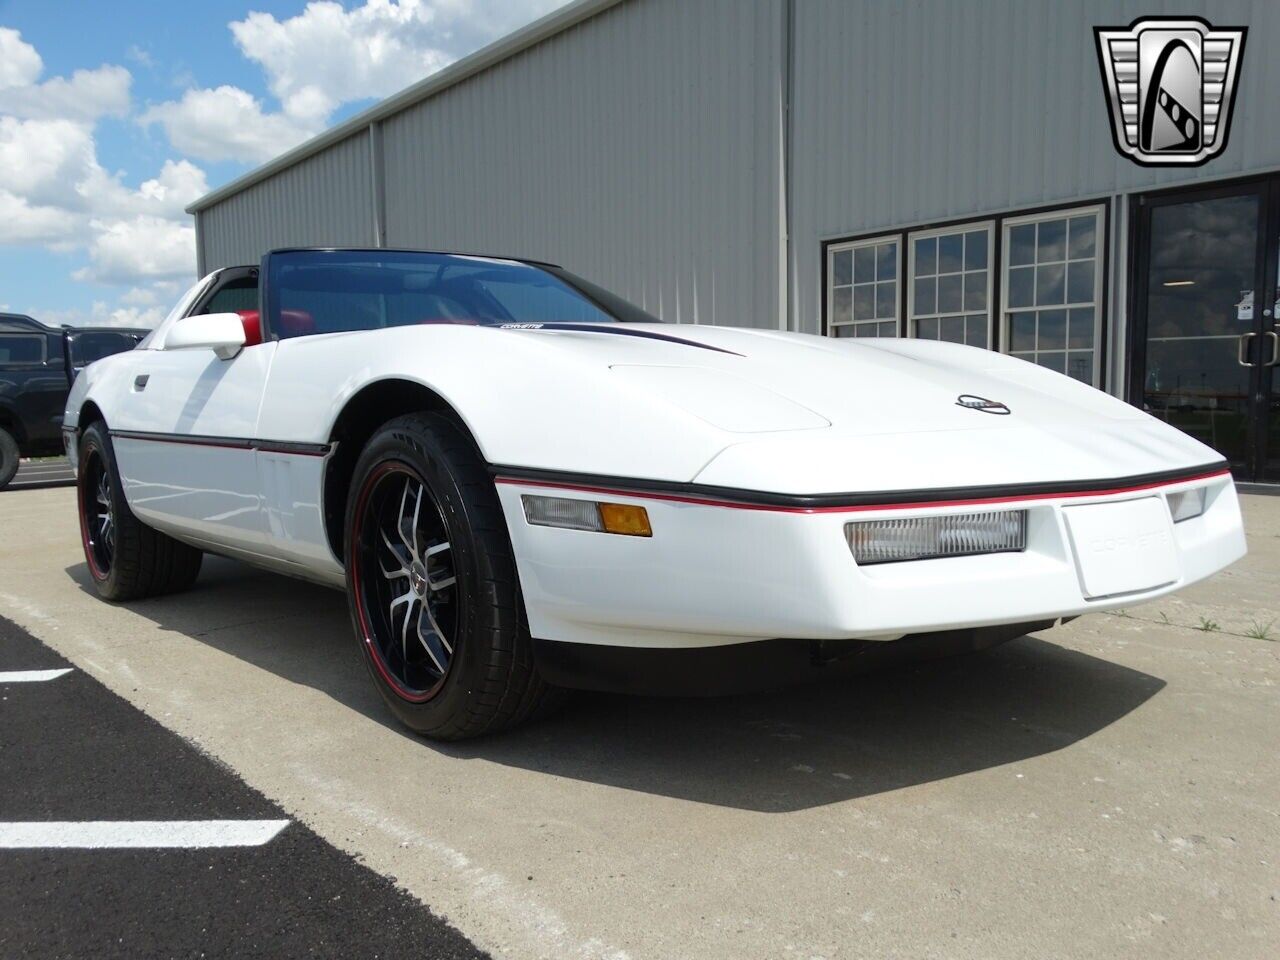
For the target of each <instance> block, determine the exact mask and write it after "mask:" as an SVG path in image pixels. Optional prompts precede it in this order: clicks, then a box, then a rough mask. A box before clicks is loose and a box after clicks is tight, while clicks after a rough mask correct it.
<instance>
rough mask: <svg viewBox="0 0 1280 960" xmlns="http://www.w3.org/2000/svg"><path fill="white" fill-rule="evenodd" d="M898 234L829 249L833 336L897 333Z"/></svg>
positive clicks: (828, 280) (829, 291) (830, 307)
mask: <svg viewBox="0 0 1280 960" xmlns="http://www.w3.org/2000/svg"><path fill="white" fill-rule="evenodd" d="M898 256H899V241H898V238H897V237H888V238H886V237H877V238H874V239H871V240H859V241H857V242H855V243H842V244H840V245H838V246H833V247H831V248H829V249H828V251H827V258H828V259H827V283H828V286H827V304H828V309H829V311H830V318H831V322H830V324H829V329H830V334H831V336H833V337H896V336H897V335H898Z"/></svg>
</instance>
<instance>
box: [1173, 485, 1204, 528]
mask: <svg viewBox="0 0 1280 960" xmlns="http://www.w3.org/2000/svg"><path fill="white" fill-rule="evenodd" d="M1206 490H1207V488H1206V487H1195V488H1194V489H1191V490H1179V491H1178V492H1177V493H1170V494H1168V495H1167V497H1166V499H1167V500H1168V501H1169V513H1170V515H1171V516H1172V517H1173V522H1174V523H1179V522H1180V521H1182V520H1190V519H1191V518H1192V517H1198V516H1200V514H1202V513H1204V501H1205V493H1206Z"/></svg>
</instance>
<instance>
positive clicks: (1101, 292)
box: [1000, 203, 1108, 390]
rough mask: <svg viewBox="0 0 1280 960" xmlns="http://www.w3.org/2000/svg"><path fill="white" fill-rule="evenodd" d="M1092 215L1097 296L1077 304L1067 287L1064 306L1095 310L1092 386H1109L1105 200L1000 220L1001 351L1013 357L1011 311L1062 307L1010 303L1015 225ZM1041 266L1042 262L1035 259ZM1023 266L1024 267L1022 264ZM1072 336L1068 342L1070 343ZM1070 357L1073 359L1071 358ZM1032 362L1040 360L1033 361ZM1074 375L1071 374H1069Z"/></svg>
mask: <svg viewBox="0 0 1280 960" xmlns="http://www.w3.org/2000/svg"><path fill="white" fill-rule="evenodd" d="M1088 215H1092V216H1093V218H1094V221H1093V222H1094V247H1093V263H1094V270H1093V299H1092V300H1091V301H1090V302H1089V303H1088V304H1084V303H1074V304H1073V302H1072V301H1071V300H1068V299H1066V298H1067V297H1068V296H1069V294H1068V293H1067V290H1066V289H1064V290H1063V298H1064V299H1063V302H1062V304H1061V308H1062V309H1063V310H1064V311H1068V316H1069V311H1071V310H1072V309H1081V308H1082V307H1085V306H1088V307H1090V308H1092V310H1093V347H1092V353H1093V368H1092V370H1091V371H1090V377H1089V382H1088V386H1091V387H1094V388H1096V389H1099V390H1102V389H1105V387H1104V385H1103V376H1102V370H1103V367H1102V356H1103V336H1104V326H1105V323H1104V314H1105V312H1106V306H1107V304H1106V293H1107V285H1106V276H1107V273H1108V269H1107V268H1108V262H1107V252H1108V250H1107V242H1106V239H1107V205H1106V204H1105V203H1086V204H1076V205H1073V206H1065V207H1056V208H1052V209H1044V210H1037V211H1035V212H1032V213H1026V214H1019V215H1017V216H1007V217H1002V218H1001V219H1000V246H1001V263H1000V352H1001V353H1003V354H1006V355H1009V356H1012V352H1011V351H1010V349H1009V345H1010V330H1009V327H1010V322H1009V320H1010V314H1012V313H1027V312H1038V311H1040V310H1044V309H1051V310H1053V309H1058V307H1059V305H1058V304H1051V305H1047V306H1046V305H1040V304H1033V305H1032V306H1030V307H1014V308H1010V306H1009V269H1010V267H1011V266H1012V264H1010V263H1009V262H1008V256H1009V250H1010V243H1009V238H1010V233H1011V231H1012V230H1013V228H1014V227H1021V226H1026V225H1027V224H1038V223H1044V222H1046V221H1050V220H1065V221H1068V225H1069V222H1070V221H1071V220H1073V219H1075V218H1076V217H1082V216H1088ZM1064 243H1066V244H1068V246H1067V249H1066V252H1065V253H1066V255H1065V258H1064V260H1063V265H1064V268H1065V266H1066V264H1068V263H1069V262H1071V256H1070V254H1071V250H1070V246H1069V244H1070V238H1069V237H1066V238H1064ZM1033 264H1036V265H1038V261H1033ZM1019 266H1023V265H1022V264H1019ZM1062 282H1063V284H1064V285H1065V284H1066V283H1067V282H1068V278H1067V276H1066V270H1065V269H1064V271H1063V280H1062ZM1069 342H1070V340H1069V335H1068V339H1067V343H1069ZM1063 349H1064V351H1065V352H1067V353H1070V348H1069V347H1068V346H1066V345H1065V344H1064V348H1063ZM1035 352H1036V353H1037V354H1039V353H1040V352H1041V351H1040V349H1039V344H1038V343H1037V345H1036V350H1035ZM1068 359H1069V358H1068ZM1030 362H1032V363H1034V362H1036V361H1034V360H1033V361H1030ZM1066 375H1067V376H1070V374H1066Z"/></svg>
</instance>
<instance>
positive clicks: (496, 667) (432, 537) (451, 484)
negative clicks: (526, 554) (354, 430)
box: [346, 414, 554, 740]
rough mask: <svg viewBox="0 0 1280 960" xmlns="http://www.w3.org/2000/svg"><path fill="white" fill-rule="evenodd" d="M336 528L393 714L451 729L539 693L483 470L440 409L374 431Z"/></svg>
mask: <svg viewBox="0 0 1280 960" xmlns="http://www.w3.org/2000/svg"><path fill="white" fill-rule="evenodd" d="M346 531H347V538H346V568H347V588H348V597H349V600H350V605H351V619H352V623H353V625H354V627H355V631H356V636H357V639H358V640H359V643H360V650H361V656H362V657H363V658H364V660H365V663H366V665H367V666H368V668H369V673H370V675H371V676H372V677H373V681H374V683H375V684H376V685H377V687H378V691H379V693H381V695H382V698H383V700H384V701H386V703H387V705H388V707H390V709H391V711H392V712H393V713H394V714H395V715H396V716H397V717H398V718H399V719H400V720H401V722H403V723H404V724H405V725H406V726H408V727H410V728H411V729H413V730H415V731H417V732H418V733H421V734H424V735H426V736H429V737H432V738H435V739H440V740H460V739H463V738H466V737H473V736H477V735H479V734H483V733H488V732H492V731H496V730H499V729H502V728H504V727H509V726H512V725H514V724H516V723H519V722H521V721H523V720H525V719H527V718H529V717H530V716H531V715H533V714H534V713H535V712H537V711H539V710H540V708H544V707H545V706H546V705H547V704H548V703H549V701H550V700H551V698H552V697H553V696H554V691H552V689H551V688H550V687H548V686H547V684H546V683H544V682H543V680H542V678H541V677H540V676H539V675H538V673H537V670H536V668H535V666H534V663H533V653H532V644H531V641H530V639H529V634H528V630H527V629H526V627H525V625H524V605H523V601H522V599H521V597H520V588H519V583H518V581H517V579H516V568H515V560H514V558H513V557H512V552H511V542H510V539H509V537H508V536H507V530H506V523H505V521H504V519H503V516H502V508H501V506H500V505H499V503H498V497H497V493H496V492H495V491H494V488H493V480H492V479H491V478H490V477H489V475H488V472H487V471H486V469H485V467H484V463H483V461H482V460H481V459H480V457H479V455H478V454H477V453H476V451H475V450H474V448H473V447H472V446H471V444H470V443H469V441H468V440H467V438H466V437H464V436H463V435H462V433H461V432H460V431H459V430H458V428H457V427H456V426H455V425H454V424H453V422H452V421H450V420H448V419H447V418H444V417H441V416H437V415H434V414H413V415H410V416H405V417H399V418H397V419H395V420H392V421H391V422H389V423H387V424H386V425H385V426H384V427H382V429H380V430H379V431H378V432H377V433H376V434H375V435H374V436H373V438H372V439H371V440H370V441H369V443H368V445H367V446H366V447H365V449H364V452H363V453H362V454H361V456H360V460H359V462H358V463H357V464H356V469H355V476H354V479H353V483H352V487H351V496H350V499H349V502H348V505H347V520H346Z"/></svg>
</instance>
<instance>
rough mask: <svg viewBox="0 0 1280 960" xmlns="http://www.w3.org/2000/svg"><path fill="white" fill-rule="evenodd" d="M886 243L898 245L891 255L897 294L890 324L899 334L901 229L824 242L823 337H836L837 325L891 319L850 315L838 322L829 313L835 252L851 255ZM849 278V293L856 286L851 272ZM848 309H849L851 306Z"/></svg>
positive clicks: (900, 321)
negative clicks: (857, 318) (859, 318)
mask: <svg viewBox="0 0 1280 960" xmlns="http://www.w3.org/2000/svg"><path fill="white" fill-rule="evenodd" d="M885 243H893V244H895V245H896V247H897V255H896V256H895V257H894V267H895V269H894V282H895V283H897V284H898V289H897V292H896V296H894V298H893V318H892V323H893V336H894V337H895V338H901V337H902V329H903V303H904V300H903V296H904V295H903V290H902V285H903V283H904V282H905V278H904V275H903V259H904V257H903V233H902V231H900V230H892V231H889V232H886V233H878V234H872V235H870V236H862V237H857V238H854V239H851V240H837V241H833V242H830V243H827V244H824V247H825V250H824V256H823V261H822V262H823V278H824V280H823V288H822V289H823V292H822V303H823V327H824V331H823V332H824V334H825V335H826V336H828V337H832V338H836V337H838V336H839V335H838V334H837V333H836V332H835V331H836V330H837V329H839V328H840V327H852V328H854V329H856V328H857V327H858V325H859V324H862V325H867V324H872V323H874V324H877V325H879V324H881V323H889V322H891V321H890V320H888V319H881V318H880V317H876V318H875V319H873V320H855V319H852V318H851V319H849V320H845V321H842V322H839V323H837V322H836V321H835V320H833V319H832V318H831V316H830V313H831V309H832V306H831V299H832V295H833V294H834V293H835V288H836V284H835V282H834V281H835V270H834V260H835V256H836V254H838V253H844V252H845V251H846V250H847V251H849V252H850V253H851V254H852V253H853V252H854V251H856V250H860V249H866V248H868V247H870V248H872V249H874V248H875V247H878V246H881V245H882V244H885ZM849 279H850V282H849V285H848V286H849V289H850V291H851V296H852V290H853V288H854V286H855V284H854V282H853V275H852V274H850V278H849ZM879 282H881V281H879V280H878V279H877V280H876V281H873V283H872V285H873V286H875V285H876V284H878V283H879ZM841 286H844V284H841ZM850 309H851V310H852V305H851V307H850ZM850 339H858V337H857V334H856V333H855V334H854V336H853V337H852V338H850Z"/></svg>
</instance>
